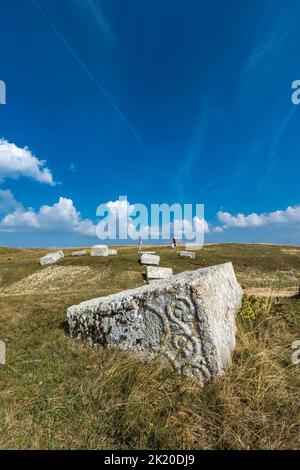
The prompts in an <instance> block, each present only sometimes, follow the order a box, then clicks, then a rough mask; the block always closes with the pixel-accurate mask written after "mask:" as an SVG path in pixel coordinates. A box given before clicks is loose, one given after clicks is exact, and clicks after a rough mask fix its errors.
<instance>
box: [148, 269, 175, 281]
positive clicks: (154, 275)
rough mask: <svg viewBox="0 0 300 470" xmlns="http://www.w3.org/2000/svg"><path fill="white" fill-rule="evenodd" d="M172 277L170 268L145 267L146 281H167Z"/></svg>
mask: <svg viewBox="0 0 300 470" xmlns="http://www.w3.org/2000/svg"><path fill="white" fill-rule="evenodd" d="M171 276H173V270H172V268H157V267H155V266H147V280H148V281H150V280H153V279H167V278H168V277H171Z"/></svg>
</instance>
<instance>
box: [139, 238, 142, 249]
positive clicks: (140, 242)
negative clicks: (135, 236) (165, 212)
mask: <svg viewBox="0 0 300 470" xmlns="http://www.w3.org/2000/svg"><path fill="white" fill-rule="evenodd" d="M139 251H143V240H142V239H141V237H139Z"/></svg>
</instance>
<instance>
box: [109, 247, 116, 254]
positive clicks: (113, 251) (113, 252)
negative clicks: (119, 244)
mask: <svg viewBox="0 0 300 470" xmlns="http://www.w3.org/2000/svg"><path fill="white" fill-rule="evenodd" d="M108 254H109V255H117V254H118V252H117V250H115V249H113V248H109V249H108Z"/></svg>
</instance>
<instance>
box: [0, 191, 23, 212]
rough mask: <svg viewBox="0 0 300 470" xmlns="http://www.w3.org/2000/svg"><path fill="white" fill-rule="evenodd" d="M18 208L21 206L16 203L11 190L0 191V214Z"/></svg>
mask: <svg viewBox="0 0 300 470" xmlns="http://www.w3.org/2000/svg"><path fill="white" fill-rule="evenodd" d="M18 207H21V204H20V203H18V201H16V199H15V197H14V195H13V193H12V192H11V190H10V189H0V213H2V214H7V213H8V212H10V211H12V210H15V209H17V208H18Z"/></svg>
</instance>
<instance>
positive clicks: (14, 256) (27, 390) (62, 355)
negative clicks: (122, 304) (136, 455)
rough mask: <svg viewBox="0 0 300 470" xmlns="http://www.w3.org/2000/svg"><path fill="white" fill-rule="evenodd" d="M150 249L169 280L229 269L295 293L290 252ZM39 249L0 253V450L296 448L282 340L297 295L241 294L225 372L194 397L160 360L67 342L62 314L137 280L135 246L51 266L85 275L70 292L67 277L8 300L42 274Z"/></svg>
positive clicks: (194, 389) (298, 417)
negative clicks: (0, 344)
mask: <svg viewBox="0 0 300 470" xmlns="http://www.w3.org/2000/svg"><path fill="white" fill-rule="evenodd" d="M156 250H157V251H159V254H160V255H161V265H162V266H170V267H172V268H173V270H174V272H175V273H177V272H181V271H185V270H190V269H197V268H199V267H201V266H209V265H212V264H217V263H222V262H226V261H233V264H234V267H235V270H236V272H237V275H238V277H239V280H240V282H241V283H242V284H243V285H244V287H246V288H249V289H251V288H265V287H268V286H269V285H270V282H272V279H273V278H274V274H275V273H277V274H276V279H275V282H274V287H275V288H276V289H297V288H298V285H299V282H298V277H299V273H300V249H296V248H288V247H279V246H269V245H218V246H207V247H205V248H204V249H203V250H202V251H200V252H198V253H197V257H196V259H195V260H189V259H186V258H180V257H179V256H178V254H177V253H175V252H174V251H172V250H170V249H169V248H158V249H157V248H156ZM286 250H293V251H292V252H291V251H286ZM45 252H46V250H14V249H8V248H7V249H6V248H1V249H0V276H2V281H1V284H0V288H1V289H0V294H1V295H0V339H3V340H5V341H6V345H7V365H6V366H0V448H4V449H7V448H17V449H36V448H43V449H54V448H58V449H62V448H65V449H66V448H67V449H92V448H98V449H99V448H100V449H108V448H109V449H120V448H121V449H141V448H148V449H199V448H201V449H262V448H268V449H285V448H299V447H300V409H299V386H300V368H299V366H292V365H291V353H292V350H291V344H292V342H293V341H295V340H297V339H300V328H299V327H300V300H299V299H298V298H296V297H295V298H282V299H277V298H276V297H275V298H273V299H272V302H271V301H270V299H269V300H264V299H258V298H256V297H252V296H251V297H249V296H246V297H245V301H244V307H243V309H242V311H241V312H240V313H239V315H238V318H237V322H238V336H237V348H236V351H235V354H234V357H233V364H232V366H231V367H230V368H229V369H228V371H227V373H226V374H225V376H224V377H222V378H221V379H219V380H217V381H215V382H213V383H211V384H209V385H207V386H206V387H205V388H203V389H200V388H199V386H198V384H197V383H196V382H194V381H193V380H191V379H187V378H186V377H181V376H179V375H178V374H175V373H173V372H172V371H171V370H169V369H168V368H167V367H166V366H164V365H162V364H156V363H149V364H144V363H141V362H140V361H139V359H138V358H137V357H135V356H126V355H124V354H121V353H120V352H118V351H114V350H105V349H99V350H97V351H93V350H91V349H90V348H89V347H88V346H86V345H84V344H82V343H81V342H78V341H75V340H71V339H70V338H69V335H68V332H67V330H66V317H65V312H66V308H67V307H68V306H70V305H73V304H75V303H78V302H80V301H82V300H87V299H89V298H92V297H96V296H99V295H102V294H107V293H111V292H116V291H118V290H122V289H125V288H129V287H134V286H137V285H142V284H143V283H144V280H143V272H144V271H145V269H144V268H143V267H142V266H140V265H139V264H138V254H137V251H136V248H125V247H123V248H120V249H119V255H118V256H116V257H109V258H92V257H88V256H87V257H83V258H71V257H66V258H65V259H64V260H63V261H61V262H59V263H58V264H57V266H59V267H65V268H66V270H65V271H64V272H66V273H68V272H69V271H68V270H71V271H72V269H73V267H74V266H76V267H79V268H82V269H83V271H82V273H83V274H82V279H79V283H77V284H76V287H74V282H75V281H74V280H72V278H71V277H70V278H68V275H66V279H64V283H63V285H61V286H60V285H56V284H55V281H51V282H52V284H51V283H50V284H49V289H47V288H45V284H43V287H42V288H41V289H40V290H39V284H38V285H37V287H35V288H34V289H35V290H33V291H32V292H30V293H28V290H27V289H28V288H29V287H30V282H29V284H26V282H25V283H24V284H22V286H23V287H22V288H20V289H19V291H18V292H19V293H18V295H14V290H13V289H14V288H13V289H11V286H17V285H20V284H18V283H20V282H24V279H25V280H26V278H27V276H28V275H30V274H33V273H38V274H40V273H41V274H43V272H48V271H45V270H47V269H48V270H49V268H47V267H46V268H45V267H40V266H39V265H38V263H37V259H38V257H39V256H41V255H42V254H44V253H45ZM66 252H68V250H66ZM85 268H88V269H89V271H84V269H85ZM50 269H52V268H50ZM55 269H56V268H55ZM71 271H70V272H71ZM54 272H56V271H54ZM79 272H80V271H79ZM90 272H92V273H93V276H94V273H96V274H97V275H98V274H99V276H100V277H99V281H95V279H96V278H95V277H93V276H91V274H90ZM124 272H125V275H122V273H124ZM97 279H98V278H97ZM34 282H37V281H36V279H35V280H34V281H32V283H34ZM31 287H32V288H33V287H34V286H33V285H32V286H31ZM7 289H8V290H7ZM22 289H23V290H22Z"/></svg>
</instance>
